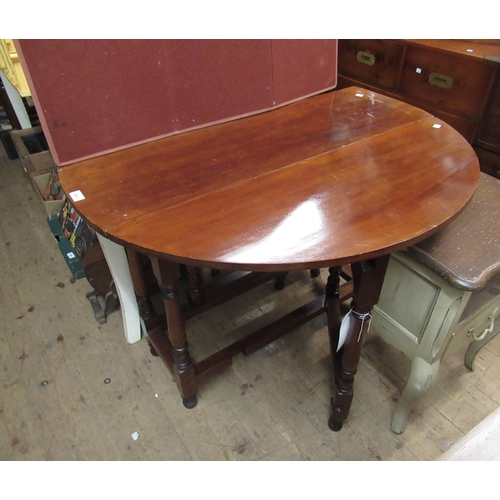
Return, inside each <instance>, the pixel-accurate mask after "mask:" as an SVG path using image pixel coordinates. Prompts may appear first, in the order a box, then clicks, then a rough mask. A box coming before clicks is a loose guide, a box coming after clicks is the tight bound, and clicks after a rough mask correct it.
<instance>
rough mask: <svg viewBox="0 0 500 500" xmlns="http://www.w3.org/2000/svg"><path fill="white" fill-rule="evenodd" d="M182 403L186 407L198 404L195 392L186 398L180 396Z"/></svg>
mask: <svg viewBox="0 0 500 500" xmlns="http://www.w3.org/2000/svg"><path fill="white" fill-rule="evenodd" d="M182 404H183V405H184V406H185V407H186V408H187V409H188V410H191V409H193V408H194V407H195V406H196V405H197V404H198V397H197V396H196V394H195V395H194V396H190V397H188V398H182Z"/></svg>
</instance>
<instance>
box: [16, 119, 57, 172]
mask: <svg viewBox="0 0 500 500" xmlns="http://www.w3.org/2000/svg"><path fill="white" fill-rule="evenodd" d="M10 136H11V138H12V142H13V143H14V147H15V148H16V151H17V154H18V156H19V159H20V160H21V163H22V165H23V168H24V170H25V171H26V172H28V167H27V164H26V157H27V156H29V155H32V154H37V153H41V152H42V151H48V149H49V147H48V145H47V140H46V139H45V135H44V133H43V131H42V127H40V126H38V127H31V128H25V129H22V130H13V131H12V132H11V133H10Z"/></svg>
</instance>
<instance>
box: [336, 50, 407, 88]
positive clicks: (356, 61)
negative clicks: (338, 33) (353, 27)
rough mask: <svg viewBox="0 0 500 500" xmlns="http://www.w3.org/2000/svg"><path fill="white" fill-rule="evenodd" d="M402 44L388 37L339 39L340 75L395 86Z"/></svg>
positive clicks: (380, 85) (375, 83) (373, 83)
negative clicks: (387, 38) (386, 38)
mask: <svg viewBox="0 0 500 500" xmlns="http://www.w3.org/2000/svg"><path fill="white" fill-rule="evenodd" d="M402 55H403V45H402V44H400V43H397V42H392V41H389V40H339V44H338V61H339V63H338V70H339V74H341V75H346V76H352V77H355V78H356V79H358V80H360V81H362V82H366V83H368V84H371V85H376V86H377V87H385V88H388V89H395V88H396V84H397V81H398V74H399V68H400V64H401V58H402Z"/></svg>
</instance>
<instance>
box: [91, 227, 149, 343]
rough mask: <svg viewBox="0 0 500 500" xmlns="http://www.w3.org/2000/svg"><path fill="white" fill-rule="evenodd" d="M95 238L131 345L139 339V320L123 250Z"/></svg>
mask: <svg viewBox="0 0 500 500" xmlns="http://www.w3.org/2000/svg"><path fill="white" fill-rule="evenodd" d="M97 237H98V239H99V243H100V244H101V248H102V251H103V253H104V256H105V257H106V262H107V263H108V266H109V270H110V271H111V276H112V277H113V280H114V283H115V287H116V292H117V293H118V298H119V300H120V306H121V310H122V318H123V329H124V331H125V337H126V339H127V340H128V342H129V343H130V344H133V343H134V342H137V341H138V340H140V339H141V320H140V316H139V308H138V307H137V299H136V297H135V292H134V285H133V283H132V277H131V275H130V269H129V266H128V260H127V254H126V252H125V248H123V247H122V246H121V245H118V244H117V243H114V242H113V241H111V240H108V239H107V238H105V237H104V236H102V235H100V234H97Z"/></svg>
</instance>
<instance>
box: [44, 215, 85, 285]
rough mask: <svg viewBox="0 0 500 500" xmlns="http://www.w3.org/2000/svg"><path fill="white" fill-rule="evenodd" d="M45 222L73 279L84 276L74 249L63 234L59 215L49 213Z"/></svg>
mask: <svg viewBox="0 0 500 500" xmlns="http://www.w3.org/2000/svg"><path fill="white" fill-rule="evenodd" d="M47 223H48V225H49V228H50V231H51V232H52V235H53V236H54V238H55V240H56V241H57V246H58V247H59V250H60V251H61V253H62V255H63V257H64V260H65V261H66V264H67V265H68V267H69V270H70V271H71V273H72V274H73V276H74V277H75V279H80V278H85V271H84V270H83V267H82V265H81V263H80V261H79V260H78V257H77V256H76V252H75V249H74V248H73V246H72V245H71V243H70V242H69V241H68V239H67V238H66V236H64V232H63V229H62V227H61V224H60V222H59V217H58V216H57V215H51V216H49V217H47Z"/></svg>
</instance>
